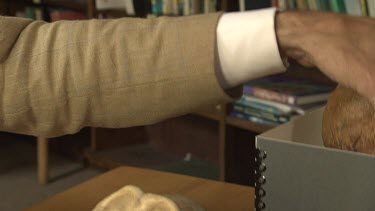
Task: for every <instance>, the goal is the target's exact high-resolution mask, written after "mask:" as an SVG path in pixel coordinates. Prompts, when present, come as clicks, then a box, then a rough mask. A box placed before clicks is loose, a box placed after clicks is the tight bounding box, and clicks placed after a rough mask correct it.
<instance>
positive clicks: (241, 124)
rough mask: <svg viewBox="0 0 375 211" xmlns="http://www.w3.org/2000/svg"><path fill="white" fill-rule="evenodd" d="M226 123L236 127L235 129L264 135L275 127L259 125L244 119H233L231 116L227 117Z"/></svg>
mask: <svg viewBox="0 0 375 211" xmlns="http://www.w3.org/2000/svg"><path fill="white" fill-rule="evenodd" d="M226 123H227V124H228V125H231V126H235V127H238V128H241V129H245V130H249V131H252V132H256V133H263V132H266V131H267V130H269V129H272V128H273V126H271V125H264V124H258V123H254V122H250V121H246V120H242V119H239V118H235V117H231V116H227V117H226Z"/></svg>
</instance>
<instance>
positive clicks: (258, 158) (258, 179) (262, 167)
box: [255, 149, 267, 211]
mask: <svg viewBox="0 0 375 211" xmlns="http://www.w3.org/2000/svg"><path fill="white" fill-rule="evenodd" d="M266 157H267V153H266V151H264V150H261V149H256V153H255V165H256V169H255V210H256V211H261V210H263V209H265V208H266V204H265V203H264V201H263V200H262V198H263V197H265V196H266V191H265V190H264V189H263V188H262V185H264V184H265V183H266V177H265V176H264V175H263V173H264V172H265V171H266V170H267V166H266V164H265V163H264V162H263V161H264V160H265V159H266Z"/></svg>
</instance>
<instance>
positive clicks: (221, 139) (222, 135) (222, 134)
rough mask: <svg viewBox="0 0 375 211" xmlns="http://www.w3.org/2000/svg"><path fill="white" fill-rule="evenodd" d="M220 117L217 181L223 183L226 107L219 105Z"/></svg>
mask: <svg viewBox="0 0 375 211" xmlns="http://www.w3.org/2000/svg"><path fill="white" fill-rule="evenodd" d="M219 109H220V112H221V115H220V120H219V169H220V172H219V179H220V181H225V171H226V156H225V151H226V150H225V148H226V119H225V118H226V105H225V104H223V105H220V107H219Z"/></svg>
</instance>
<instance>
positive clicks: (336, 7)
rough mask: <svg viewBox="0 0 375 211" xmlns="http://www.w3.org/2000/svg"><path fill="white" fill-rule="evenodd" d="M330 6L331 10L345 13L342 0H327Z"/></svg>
mask: <svg viewBox="0 0 375 211" xmlns="http://www.w3.org/2000/svg"><path fill="white" fill-rule="evenodd" d="M329 4H330V7H331V9H332V11H333V12H337V13H345V12H346V8H345V3H344V0H329Z"/></svg>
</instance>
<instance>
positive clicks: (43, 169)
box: [37, 137, 48, 185]
mask: <svg viewBox="0 0 375 211" xmlns="http://www.w3.org/2000/svg"><path fill="white" fill-rule="evenodd" d="M37 142H38V181H39V184H41V185H44V184H47V182H48V138H43V137H38V140H37Z"/></svg>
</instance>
